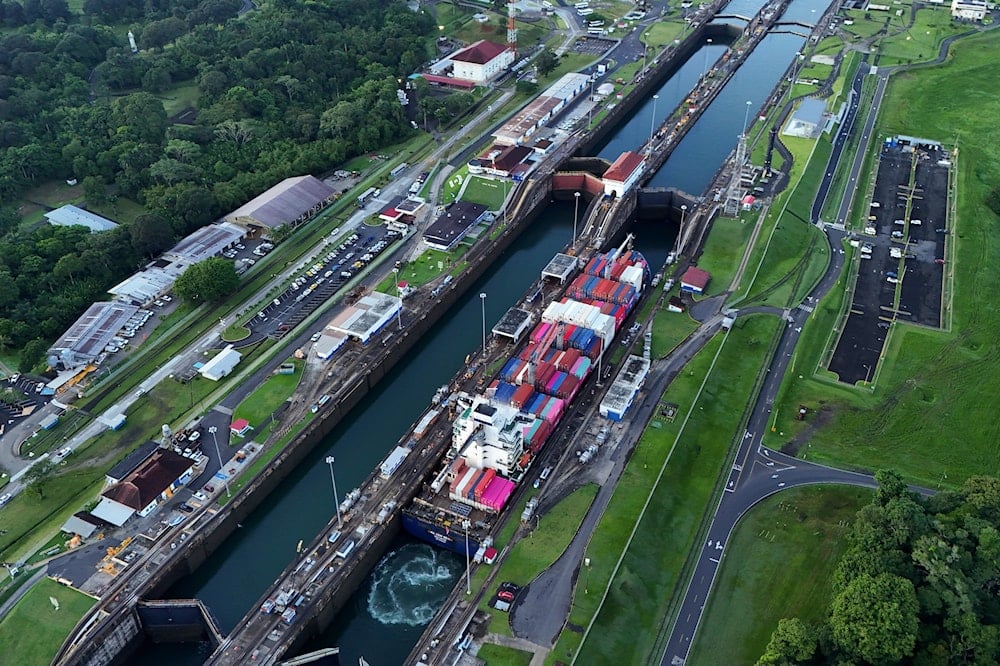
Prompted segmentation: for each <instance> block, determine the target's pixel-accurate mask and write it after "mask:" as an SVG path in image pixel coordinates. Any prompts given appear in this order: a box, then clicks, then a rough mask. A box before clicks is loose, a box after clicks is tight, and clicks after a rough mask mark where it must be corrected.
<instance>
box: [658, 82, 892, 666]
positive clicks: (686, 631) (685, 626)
mask: <svg viewBox="0 0 1000 666" xmlns="http://www.w3.org/2000/svg"><path fill="white" fill-rule="evenodd" d="M867 74H868V72H867V70H864V69H862V70H860V71H859V73H858V75H857V76H856V77H855V80H854V82H853V83H852V91H853V92H854V95H853V96H852V104H851V106H850V108H849V110H848V114H847V116H846V117H845V119H844V122H843V124H842V126H841V129H840V131H839V133H838V135H837V137H836V138H835V140H834V147H835V149H834V151H833V152H832V153H831V158H830V162H829V163H828V167H827V173H826V175H825V176H824V178H823V181H822V184H821V187H820V189H819V191H818V193H817V197H816V201H815V202H814V205H813V208H812V215H813V220H812V223H814V224H817V225H818V226H820V227H823V226H824V225H823V224H822V223H821V221H820V220H819V217H818V216H819V211H820V210H822V206H823V202H824V201H825V199H826V197H827V196H828V195H829V189H830V186H831V184H832V179H833V175H834V174H835V173H836V171H837V165H838V163H839V160H840V158H841V157H842V154H843V148H844V146H845V145H847V144H848V143H849V140H850V136H851V132H852V131H854V123H855V120H856V117H857V113H858V108H859V102H860V92H861V85H862V82H863V79H864V77H865V76H866V75H867ZM885 84H886V77H885V76H884V75H881V76H879V78H878V86H877V89H876V95H875V98H874V99H873V101H872V104H871V105H870V106H869V107H866V109H865V113H866V114H867V117H866V118H865V123H864V125H863V128H862V130H861V132H862V138H861V141H860V142H859V146H858V151H857V154H856V156H855V160H854V163H853V164H852V165H851V170H850V172H849V173H848V181H847V183H848V184H847V189H846V191H845V193H844V195H843V198H842V200H841V205H840V210H839V212H838V224H837V225H825V231H826V237H827V241H828V245H829V249H830V261H829V263H828V265H827V269H826V271H825V273H824V274H823V277H822V278H821V279H820V281H819V283H818V284H817V285H816V286H815V287H814V288H813V290H812V291H811V292H810V293H809V295H807V296H806V299H805V301H804V302H803V303H802V304H800V305H799V306H798V307H796V308H794V309H790V310H787V311H786V313H785V317H786V326H785V328H784V330H783V331H782V333H781V336H780V338H779V341H778V345H777V348H776V350H775V352H774V356H773V358H772V362H771V364H770V366H769V368H768V372H767V375H766V377H765V379H764V382H763V384H762V386H761V389H760V392H759V394H758V396H757V398H756V401H755V404H754V407H753V411H752V412H751V416H750V419H749V421H748V423H747V429H746V432H745V433H744V437H743V441H742V443H741V444H740V446H739V448H738V451H737V454H736V458H735V462H734V464H733V467H732V469H731V470H730V472H729V477H728V479H727V480H726V484H725V489H724V492H723V493H722V496H721V497H720V499H719V502H718V504H717V506H716V508H715V511H714V514H713V516H712V518H711V521H710V524H709V529H708V538H707V540H706V543H705V545H704V547H703V548H702V549H701V553H700V554H698V555H696V558H697V560H696V563H695V565H694V571H693V573H692V574H691V578H690V580H689V582H688V586H687V589H686V590H685V593H684V597H683V599H682V600H681V602H680V605H679V607H678V610H677V616H676V619H675V621H674V625H673V627H672V630H671V633H670V636H669V638H668V641H667V644H666V647H665V649H664V652H663V656H662V658H661V660H660V663H661V664H662V665H663V666H667V665H670V666H677V665H678V664H683V663H684V662H685V661H686V659H687V657H688V654H689V651H690V649H691V644H692V642H693V640H694V637H695V635H696V633H697V630H698V626H699V624H700V622H701V618H702V615H703V612H704V609H705V605H706V601H707V599H708V595H709V594H710V592H711V590H712V586H713V585H714V583H715V580H716V576H717V574H718V572H719V569H720V565H721V562H722V559H723V556H724V554H725V547H726V543H727V542H728V540H729V537H730V535H731V534H732V531H733V529H735V527H736V524H737V523H738V522H739V520H740V518H741V517H742V516H743V515H744V514H745V513H746V512H747V511H749V510H750V509H751V508H752V507H753V506H754V505H756V504H757V503H758V502H760V501H761V500H763V499H765V498H767V497H769V496H771V495H773V494H775V493H777V492H780V491H782V490H786V489H788V488H796V487H801V486H805V485H814V484H847V485H856V486H865V487H875V485H876V484H875V481H874V479H872V477H871V476H870V475H867V474H858V473H855V472H849V471H844V470H838V469H834V468H831V467H825V466H823V465H818V464H815V463H810V462H806V461H804V460H800V459H798V458H794V457H791V456H787V455H785V454H782V453H779V452H777V451H774V450H772V449H770V448H768V447H767V446H765V445H764V436H765V433H767V432H768V431H769V429H770V427H771V425H770V424H769V421H770V420H771V418H772V410H773V408H774V401H775V398H776V397H777V394H778V389H779V388H780V386H781V382H782V380H783V378H784V377H785V375H786V373H788V372H795V365H794V354H795V347H796V345H797V344H798V341H799V336H800V334H801V332H802V328H803V327H804V326H805V324H806V322H807V320H808V318H809V316H810V314H811V312H812V304H815V303H818V302H819V301H820V300H821V299H822V297H823V296H824V295H826V293H828V292H829V291H830V289H831V288H833V286H834V285H835V284H836V283H837V281H838V280H839V279H840V277H841V274H842V272H843V269H844V263H845V255H844V252H843V250H842V249H841V243H842V241H843V239H844V238H845V235H846V234H845V233H844V232H843V231H842V230H841V229H842V227H843V221H844V220H845V219H846V218H847V214H848V212H849V210H850V207H851V204H852V202H853V200H854V193H855V189H856V187H857V183H858V180H859V178H860V173H861V167H862V165H863V162H864V156H865V155H866V154H867V152H868V146H869V144H870V142H871V138H872V136H873V135H872V130H873V127H874V123H875V120H876V118H877V116H878V109H879V105H880V104H881V101H882V97H883V94H884V91H885ZM838 227H839V228H838Z"/></svg>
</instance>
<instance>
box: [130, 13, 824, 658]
mask: <svg viewBox="0 0 1000 666" xmlns="http://www.w3.org/2000/svg"><path fill="white" fill-rule="evenodd" d="M762 4H763V3H762V2H760V0H735V1H734V3H731V5H730V7H729V8H728V10H729V11H732V12H735V13H745V14H753V13H754V12H756V11H757V9H758V8H759V6H760V5H762ZM825 7H826V5H825V4H824V3H823V1H822V0H795V2H793V4H792V6H791V7H790V8H789V10H788V12H787V13H786V16H787V17H794V18H796V19H799V20H806V21H808V20H809V18H810V16H812V17H815V16H816V15H819V14H820V13H822V11H823V10H824V9H825ZM803 42H804V40H803V39H802V38H801V37H797V36H794V35H787V34H777V35H771V36H769V37H767V38H766V39H765V40H764V42H763V43H762V44H761V45H760V46H759V47H758V48H757V50H756V51H755V52H754V53H753V54H752V55H751V57H750V59H749V60H748V62H747V64H746V65H745V66H744V67H743V68H741V69H740V71H739V72H737V74H736V75H735V76H734V78H733V80H732V81H731V82H730V84H729V85H728V86H727V88H726V90H724V91H723V92H722V93H721V95H720V96H719V98H718V99H717V100H716V102H715V103H714V104H713V105H712V107H711V108H710V109H708V110H707V111H706V113H705V115H704V116H703V117H702V119H701V120H700V121H699V123H698V125H697V126H696V127H695V128H693V129H692V130H691V132H689V134H688V135H687V137H685V139H684V140H683V141H682V142H681V144H680V145H679V146H678V148H677V150H675V152H674V154H673V155H672V156H671V157H670V159H669V160H668V161H667V162H666V164H665V165H664V167H663V168H662V169H661V170H660V171H659V173H657V174H656V176H655V177H654V178H653V181H652V183H651V184H652V185H654V186H669V187H678V188H680V189H683V190H685V191H687V192H690V193H694V194H701V193H702V191H703V190H704V189H705V187H707V186H708V184H709V181H710V180H711V177H712V175H713V174H714V173H715V171H716V169H717V168H718V166H719V164H720V163H721V161H722V160H723V159H724V158H725V157H726V155H727V154H728V153H729V152H730V151H731V150H732V149H733V147H734V146H735V143H736V137H737V135H738V134H739V133H740V131H742V127H743V120H744V112H745V109H746V100H748V99H749V100H751V102H754V103H755V106H753V108H751V110H750V113H751V114H753V113H755V112H756V111H757V110H758V109H759V106H760V104H761V103H762V102H763V100H764V99H765V97H766V96H767V95H768V94H769V93H770V91H771V89H772V88H773V87H774V85H775V84H776V83H777V81H778V78H779V77H780V76H781V75H782V73H783V72H784V70H785V69H786V68H787V66H788V64H789V63H790V62H791V60H792V58H793V57H794V56H795V53H796V51H797V50H799V49H800V48H801V47H802V45H803ZM724 49H725V47H724V46H720V45H717V44H711V45H709V44H706V45H704V46H703V47H702V49H701V50H700V51H698V52H697V53H695V54H694V55H693V56H692V57H691V58H690V59H689V60H688V62H687V63H686V64H685V65H684V66H682V67H681V69H680V70H679V71H678V72H677V73H676V74H675V75H674V76H673V77H671V79H670V80H668V81H666V82H665V83H664V84H663V85H662V86H661V87H660V89H659V90H658V91H657V93H656V94H657V95H658V96H659V99H658V100H656V101H655V102H654V100H652V98H651V97H650V99H648V100H647V101H646V102H645V103H644V104H642V105H640V106H639V107H638V108H637V110H636V112H635V113H634V114H633V116H632V117H631V118H630V119H629V120H628V121H627V122H625V123H623V124H622V126H621V127H620V128H619V129H618V130H617V132H616V133H615V135H614V136H612V137H611V138H610V139H609V140H608V141H607V142H606V143H605V144H604V146H602V148H601V150H600V155H601V156H603V157H607V158H609V159H612V160H613V159H614V158H615V157H617V156H618V154H620V153H621V152H622V151H623V150H628V149H634V148H635V147H636V146H638V145H640V144H642V142H643V140H644V138H645V137H647V136H648V134H649V128H650V122H651V120H653V114H654V107H655V114H656V122H657V124H658V123H659V122H662V120H663V119H664V118H665V117H666V116H667V115H668V114H669V113H670V112H671V111H672V110H673V109H674V108H675V107H676V106H677V104H678V103H679V102H680V101H681V99H682V98H683V95H685V94H686V93H687V92H688V91H689V90H690V89H691V88H692V87H693V85H694V83H695V82H696V81H697V79H698V77H699V76H700V75H701V74H702V72H703V71H704V67H705V62H706V60H707V62H708V65H709V66H710V65H711V63H712V62H714V61H715V60H716V59H717V58H718V57H719V56H720V55H721V54H722V52H723V50H724ZM572 229H573V205H572V203H568V202H561V203H560V202H557V203H553V204H551V205H549V206H548V207H547V208H546V209H545V210H544V211H543V213H542V214H541V215H540V216H539V217H538V219H537V220H536V221H535V222H534V224H533V225H532V226H531V228H530V229H528V230H527V231H525V232H524V234H523V235H522V237H521V238H520V239H518V241H517V242H516V243H515V244H514V245H513V246H512V247H511V248H510V249H509V250H508V251H507V252H506V253H504V255H502V256H501V257H499V258H498V260H497V261H496V263H495V264H494V266H493V267H492V269H491V270H490V271H489V272H488V273H487V274H486V275H484V277H483V278H482V279H481V280H480V281H479V282H478V283H477V284H475V285H474V286H473V287H471V288H470V290H469V292H468V294H469V295H468V296H467V297H466V298H465V299H464V301H462V302H461V303H460V304H458V305H456V306H455V307H454V308H453V309H452V311H451V312H449V313H448V315H447V316H446V317H445V318H444V319H443V320H442V321H441V322H440V323H439V325H438V327H437V328H436V330H435V331H434V332H433V333H432V334H429V335H428V336H426V337H425V339H424V340H422V341H421V343H420V344H419V345H417V346H416V347H415V348H414V350H413V353H412V355H411V357H410V358H409V359H408V360H406V361H404V362H401V363H400V364H399V365H398V366H397V367H396V368H395V369H394V370H393V372H392V373H390V374H389V375H388V376H387V377H386V379H385V381H383V382H382V384H381V386H380V387H379V388H378V389H376V390H375V391H373V392H372V393H371V394H370V395H369V397H368V398H367V400H366V402H365V404H364V405H362V406H359V407H358V408H357V409H356V410H355V411H354V412H353V413H352V414H351V415H349V416H348V417H347V418H345V419H344V421H343V422H342V423H341V424H340V425H339V426H338V427H337V428H336V429H335V430H334V432H332V433H331V434H330V436H329V437H328V438H327V439H326V441H325V442H324V443H323V444H322V445H320V446H318V447H317V448H316V450H315V451H314V452H313V454H312V455H311V456H310V457H309V458H308V459H307V460H306V461H304V463H303V464H302V465H300V467H299V468H298V469H296V470H295V471H294V472H293V473H292V474H290V475H289V477H288V478H287V479H286V480H285V481H284V482H283V483H282V485H281V486H280V487H279V488H278V489H277V490H275V491H274V492H273V493H272V494H271V495H270V496H269V498H268V500H267V501H266V503H265V504H264V505H263V506H261V507H260V508H259V509H258V510H257V511H256V512H255V513H254V514H253V515H252V516H251V517H249V518H248V519H247V520H245V521H244V522H243V523H242V525H241V527H240V528H239V529H238V530H237V531H236V533H235V534H234V535H233V536H232V537H231V538H230V539H229V540H228V541H227V542H226V544H224V545H223V547H221V548H220V549H219V550H218V551H216V553H214V554H213V555H212V557H211V558H210V559H209V560H208V561H207V562H206V563H205V564H204V565H203V566H202V567H201V568H200V569H199V570H198V571H197V572H196V573H195V574H193V575H191V576H189V577H188V578H186V579H184V580H182V581H181V582H179V583H178V584H177V585H175V586H174V588H172V589H171V590H170V593H169V596H170V597H172V598H190V597H197V598H199V599H201V600H203V601H204V602H205V603H206V604H207V605H208V606H209V608H210V609H211V610H212V612H213V613H214V614H215V616H216V617H217V619H218V620H219V623H220V625H221V627H222V629H223V631H229V630H230V629H231V628H232V627H233V626H234V625H235V624H236V623H237V622H238V621H239V620H240V619H241V618H242V617H243V615H244V614H245V613H246V612H247V610H248V609H250V608H251V607H252V606H254V604H255V603H256V601H257V600H258V598H259V597H260V595H261V594H262V593H263V592H264V590H265V589H266V588H267V586H268V585H269V584H270V583H271V581H273V580H274V579H275V578H276V577H277V576H278V575H279V574H280V573H281V571H282V570H283V569H284V567H285V566H286V565H287V564H288V563H289V562H290V561H291V560H292V558H293V557H295V554H296V553H295V551H296V546H297V544H298V543H299V541H300V540H303V541H304V542H305V543H308V542H309V541H311V540H312V539H313V538H314V537H315V536H316V534H318V533H319V532H320V530H322V529H323V528H324V526H325V525H326V523H327V522H328V521H329V520H330V518H331V517H332V515H333V513H334V501H333V491H332V487H331V483H330V473H329V468H328V467H327V465H326V464H325V463H324V459H325V457H326V456H328V455H333V456H335V458H336V463H335V469H336V475H337V486H338V490H339V491H340V493H341V497H342V496H343V494H344V492H345V491H347V490H349V489H351V488H354V487H355V486H357V485H358V484H359V483H361V481H362V480H363V479H364V478H365V477H366V476H367V475H368V474H369V473H370V472H371V470H372V469H373V468H374V467H376V466H377V465H378V463H379V462H380V461H381V460H382V458H384V456H385V455H386V453H387V452H388V451H389V450H390V449H391V448H392V447H393V446H394V445H395V444H396V442H397V440H398V439H399V438H400V437H401V436H402V435H403V433H404V432H405V431H406V430H407V429H408V427H409V426H410V424H411V423H412V422H413V421H414V420H416V419H417V418H418V417H419V416H420V414H421V413H422V412H423V411H424V410H425V409H426V407H427V406H428V404H429V402H430V399H431V397H432V395H433V394H434V391H435V390H436V389H437V388H438V387H439V386H441V385H442V384H445V383H446V382H447V381H448V380H449V379H450V378H451V376H452V375H454V373H455V372H456V371H457V369H458V368H459V367H461V365H462V363H463V362H464V358H465V356H466V354H468V353H469V352H471V351H473V350H475V349H477V348H478V346H479V344H480V337H481V310H480V302H479V298H478V297H477V294H479V293H480V292H485V293H486V294H487V298H486V318H487V325H491V324H492V323H493V322H496V321H497V320H498V319H499V318H500V317H501V316H502V315H503V313H504V312H505V311H506V310H507V308H508V307H510V306H511V305H512V304H514V303H515V302H516V301H517V300H518V298H519V297H520V296H521V295H522V294H523V293H524V291H525V290H526V289H527V287H528V286H529V285H530V284H531V282H532V281H533V280H534V279H535V278H536V276H537V275H538V273H539V271H540V270H541V268H542V267H543V266H544V265H545V264H546V263H547V262H548V260H549V259H550V258H551V257H552V255H553V254H554V253H555V252H558V251H559V250H561V249H562V248H563V247H564V246H565V245H566V243H567V242H568V241H569V240H570V237H571V235H572ZM633 231H634V232H635V233H636V237H637V241H636V248H637V249H638V250H640V251H641V252H643V253H644V254H645V255H646V257H647V259H648V260H649V262H650V265H651V266H653V267H654V269H655V268H657V267H659V266H660V265H662V263H663V261H664V260H665V258H666V255H667V253H668V252H669V251H670V248H671V247H672V245H673V240H674V234H675V233H676V229H674V228H665V227H664V226H663V225H662V223H657V222H653V221H649V222H637V223H636V224H635V226H634V228H633ZM463 565H464V563H463V562H462V561H461V558H458V557H457V556H453V555H452V554H450V553H445V552H442V551H438V550H435V549H432V548H431V547H429V546H426V545H424V544H422V543H420V542H417V541H415V540H412V539H410V538H408V537H406V536H401V537H400V538H399V539H398V540H397V542H396V543H395V544H394V548H393V549H391V550H390V552H389V553H387V555H386V558H385V559H384V560H383V562H382V563H381V564H380V565H379V567H378V568H376V570H375V571H374V572H373V573H372V575H370V576H369V577H368V580H367V581H366V582H365V584H364V585H362V587H361V588H360V589H359V591H358V592H357V593H356V594H355V595H354V597H353V598H352V599H351V600H350V602H348V604H347V606H345V608H344V610H343V611H342V612H341V613H340V615H339V616H338V618H337V620H336V621H335V623H334V624H333V625H332V626H331V627H330V629H329V630H328V631H326V632H325V634H324V635H322V636H320V637H318V638H317V639H316V640H315V641H313V645H312V646H311V647H313V648H318V647H326V646H333V645H336V646H339V647H340V648H341V654H342V659H343V661H342V663H345V664H346V663H357V658H358V656H362V655H363V656H364V657H365V658H366V659H367V660H368V661H369V662H371V663H372V664H373V665H376V666H377V665H382V664H397V663H401V662H402V660H403V659H404V658H405V656H406V655H407V654H408V653H409V651H410V649H411V648H412V646H413V645H414V644H415V643H416V640H417V639H418V638H419V636H420V634H421V633H422V631H423V628H424V626H425V625H426V623H427V621H428V620H429V619H430V617H432V616H433V614H434V612H436V610H437V608H438V606H439V604H440V603H441V601H442V600H443V599H444V598H445V596H446V595H447V593H448V591H449V590H450V589H451V586H452V585H453V584H454V583H455V582H456V581H457V579H458V577H459V576H460V575H461V572H462V569H463ZM208 652H209V649H208V646H207V644H202V645H199V646H192V645H156V646H153V645H149V644H147V645H145V646H143V647H142V648H141V649H140V651H139V652H138V653H137V654H136V655H135V656H134V657H133V659H132V660H131V662H132V663H142V664H150V665H153V666H156V665H159V664H164V665H165V664H170V665H171V666H185V665H189V664H190V665H191V666H194V664H200V663H201V662H202V661H203V660H204V658H205V657H207V655H208Z"/></svg>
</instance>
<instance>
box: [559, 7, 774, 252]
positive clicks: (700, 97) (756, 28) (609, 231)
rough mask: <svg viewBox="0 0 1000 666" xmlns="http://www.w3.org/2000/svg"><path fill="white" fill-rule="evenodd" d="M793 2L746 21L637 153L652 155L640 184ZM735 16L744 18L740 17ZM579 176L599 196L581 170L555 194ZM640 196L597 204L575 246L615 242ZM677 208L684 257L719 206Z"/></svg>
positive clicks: (567, 175)
mask: <svg viewBox="0 0 1000 666" xmlns="http://www.w3.org/2000/svg"><path fill="white" fill-rule="evenodd" d="M789 3H790V0H776V1H775V2H771V3H768V4H767V5H765V6H764V7H762V8H761V9H760V11H759V12H758V13H757V14H756V15H755V16H753V17H744V18H746V20H747V27H746V29H745V30H744V31H743V33H742V34H741V35H740V37H739V38H737V40H736V41H735V42H734V43H733V44H732V46H731V47H730V49H729V50H727V51H726V52H725V53H723V54H722V55H721V56H720V57H719V59H718V60H717V61H716V62H715V63H714V65H713V66H712V68H711V69H710V70H708V71H706V72H705V73H704V74H703V75H702V77H701V78H700V79H699V81H698V83H697V84H696V86H695V88H694V89H693V90H692V91H691V93H690V94H689V95H688V97H687V98H686V99H685V100H684V101H683V102H682V103H681V104H680V105H678V107H677V109H675V110H674V111H673V112H672V113H671V114H670V115H669V116H668V117H667V118H666V119H665V120H664V122H663V123H662V124H661V125H660V127H659V128H658V129H656V130H655V131H654V132H653V133H652V135H651V136H650V138H649V140H648V141H647V142H645V143H644V144H643V145H642V146H639V147H638V148H637V152H641V153H643V154H645V155H647V158H646V162H645V166H644V171H643V174H642V176H641V177H640V179H639V184H640V185H644V184H645V183H647V182H649V180H650V179H652V177H653V175H654V174H655V173H656V172H657V171H658V170H659V169H660V167H662V166H663V164H664V163H665V162H666V161H667V159H668V158H669V157H670V155H671V154H672V153H673V151H674V149H675V148H676V147H677V146H678V145H679V144H680V142H681V140H682V139H683V138H684V137H685V136H686V135H687V133H688V131H689V130H690V129H691V128H692V127H693V126H694V125H695V124H696V123H697V121H698V119H699V118H700V117H701V115H702V114H703V113H704V112H705V110H706V109H707V108H708V107H709V106H710V105H711V103H712V102H713V101H714V100H715V98H716V97H718V95H719V93H721V92H722V90H723V89H724V88H725V87H726V84H728V83H729V80H730V79H731V78H732V77H733V75H734V74H735V73H736V71H737V70H738V69H739V67H740V66H741V65H742V64H743V63H744V62H745V61H746V59H747V58H748V57H749V56H750V54H751V53H752V52H753V50H754V49H755V48H756V47H757V45H758V44H760V43H761V41H763V39H764V37H765V36H767V34H768V31H769V30H770V29H771V28H772V27H773V26H774V25H776V24H777V23H778V22H779V21H780V20H781V17H782V15H783V14H784V12H785V10H786V9H787V8H788V5H789ZM721 16H725V15H719V14H717V15H716V18H720V17H721ZM733 16H737V17H738V18H739V16H738V15H733ZM742 167H743V165H742V164H740V165H734V166H733V168H734V169H736V170H739V169H742ZM574 175H576V176H578V177H579V183H578V184H577V188H576V189H577V190H578V191H584V192H589V193H592V192H593V191H594V189H595V187H596V186H595V185H594V183H593V182H592V180H596V176H594V178H593V179H591V178H588V175H590V174H581V173H580V170H579V169H578V170H576V171H575V172H573V171H560V172H558V173H557V174H556V178H555V179H554V182H553V186H552V189H553V190H554V191H559V190H560V189H565V188H566V186H567V185H568V184H570V183H571V182H572V181H573V180H574V178H572V176H574ZM638 196H639V193H638V191H637V190H636V189H633V190H632V191H630V192H627V193H626V194H625V195H624V196H622V197H613V198H606V197H598V198H597V199H598V200H596V201H594V202H591V204H590V205H589V206H588V208H587V211H586V215H585V216H584V219H583V223H582V225H581V229H582V231H581V233H580V234H579V236H578V237H576V238H575V242H579V243H588V244H590V245H592V246H595V247H601V246H603V245H604V244H605V243H607V242H609V241H610V240H611V239H613V238H615V237H616V235H617V234H618V233H620V232H621V230H622V229H623V228H624V226H625V224H627V223H628V221H629V220H630V219H631V217H632V215H633V213H634V212H635V210H636V207H637V200H638ZM677 203H678V206H677V207H678V208H679V207H680V206H681V205H684V206H687V208H688V210H687V212H686V214H681V215H678V217H680V219H681V228H680V230H679V232H678V234H677V242H676V244H675V246H674V254H681V253H684V252H686V251H687V250H688V249H690V248H691V247H692V243H693V242H694V241H697V240H700V239H701V238H704V236H705V233H706V231H707V228H708V225H709V224H710V223H711V221H712V219H714V217H715V214H716V213H717V209H718V206H717V202H715V201H706V202H704V203H702V204H697V203H696V202H694V201H691V200H688V199H685V198H683V197H678V202H677Z"/></svg>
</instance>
